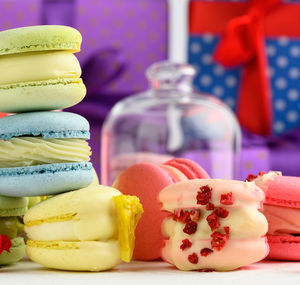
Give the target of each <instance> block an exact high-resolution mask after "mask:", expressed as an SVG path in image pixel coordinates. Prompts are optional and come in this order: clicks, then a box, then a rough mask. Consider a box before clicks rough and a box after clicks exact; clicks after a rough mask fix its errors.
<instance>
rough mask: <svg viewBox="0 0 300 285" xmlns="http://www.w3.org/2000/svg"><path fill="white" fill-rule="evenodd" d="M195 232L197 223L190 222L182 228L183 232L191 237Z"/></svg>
mask: <svg viewBox="0 0 300 285" xmlns="http://www.w3.org/2000/svg"><path fill="white" fill-rule="evenodd" d="M196 231H197V223H195V222H193V221H190V222H188V223H187V224H185V227H184V228H183V232H184V233H186V234H188V235H192V234H193V233H195V232H196Z"/></svg>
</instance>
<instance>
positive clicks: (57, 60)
mask: <svg viewBox="0 0 300 285" xmlns="http://www.w3.org/2000/svg"><path fill="white" fill-rule="evenodd" d="M0 70H3V71H5V72H2V73H1V77H0V85H7V84H15V83H20V82H31V81H43V80H50V79H58V78H60V79H62V78H79V77H80V76H81V68H80V64H79V62H78V60H77V58H76V56H75V55H74V54H72V53H71V52H68V51H51V52H32V53H30V52H29V53H22V54H14V55H7V56H0Z"/></svg>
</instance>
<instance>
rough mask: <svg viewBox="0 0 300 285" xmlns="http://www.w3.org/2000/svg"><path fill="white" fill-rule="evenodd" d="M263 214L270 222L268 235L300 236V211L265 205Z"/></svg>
mask: <svg viewBox="0 0 300 285" xmlns="http://www.w3.org/2000/svg"><path fill="white" fill-rule="evenodd" d="M263 213H264V215H265V216H266V218H267V220H268V222H269V230H268V234H270V235H284V234H286V235H287V234H297V235H299V234H300V219H299V217H300V209H297V208H286V207H280V206H272V205H266V204H265V205H264V211H263Z"/></svg>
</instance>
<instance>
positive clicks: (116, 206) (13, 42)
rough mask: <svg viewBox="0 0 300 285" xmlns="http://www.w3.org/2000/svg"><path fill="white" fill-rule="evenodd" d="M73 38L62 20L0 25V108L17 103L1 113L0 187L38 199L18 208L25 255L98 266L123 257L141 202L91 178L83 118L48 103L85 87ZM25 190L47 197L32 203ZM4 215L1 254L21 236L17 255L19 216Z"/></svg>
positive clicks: (8, 195)
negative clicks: (16, 26)
mask: <svg viewBox="0 0 300 285" xmlns="http://www.w3.org/2000/svg"><path fill="white" fill-rule="evenodd" d="M80 44H81V35H80V33H79V32H78V31H77V30H75V29H73V28H70V27H65V26H35V27H25V28H19V29H14V30H8V31H4V32H0V72H1V70H5V72H1V74H2V73H3V76H2V77H1V78H0V112H8V113H17V114H13V115H10V116H7V117H3V118H1V119H0V195H5V198H3V199H9V201H16V203H17V201H19V200H18V199H21V200H22V199H25V198H22V197H27V196H31V198H30V200H29V201H30V204H36V203H37V204H36V205H34V206H33V207H31V208H30V209H29V210H28V211H27V212H26V213H25V210H26V209H24V211H23V212H20V213H19V212H18V215H24V214H25V215H24V222H25V232H26V234H27V237H28V238H29V239H28V241H27V244H26V253H27V255H28V256H29V258H31V259H32V260H33V261H35V262H37V263H40V264H42V265H44V266H46V267H50V268H57V269H64V270H76V271H100V270H107V269H110V268H112V267H114V266H115V265H117V264H118V263H120V262H121V260H123V261H125V262H129V261H130V260H131V257H132V253H133V248H134V239H135V236H134V234H135V227H136V224H137V222H138V220H139V218H140V216H141V214H142V212H143V209H142V206H141V204H140V202H139V199H138V198H137V197H134V196H129V195H122V194H121V193H120V192H119V191H118V190H116V189H113V188H111V187H105V186H102V185H98V184H99V181H98V177H97V175H96V173H95V171H94V169H93V167H92V164H91V163H90V162H89V160H90V155H91V151H90V147H89V145H88V143H87V142H86V140H87V139H89V138H90V133H89V123H88V121H87V120H86V119H85V118H83V117H82V116H79V115H77V114H74V113H69V112H62V111H55V110H56V109H64V108H67V107H70V106H73V105H75V104H77V103H79V102H80V101H81V100H82V99H83V98H84V96H85V94H86V89H85V86H84V84H83V82H82V80H81V78H80V75H81V69H80V65H79V62H78V60H77V59H76V57H75V56H74V54H73V53H75V52H78V51H79V50H80ZM32 196H33V197H37V196H53V197H50V198H48V199H46V200H45V201H41V202H40V203H38V202H39V200H41V199H38V198H37V199H35V198H32ZM25 200H26V201H27V199H25ZM42 200H43V199H42ZM22 201H23V200H22ZM26 203H27V202H26ZM27 206H28V205H27V204H26V207H27ZM30 206H31V205H30ZM0 210H1V200H0ZM0 213H1V212H0ZM6 219H8V218H6ZM10 220H11V221H12V222H11V223H10V224H8V222H7V220H4V222H3V223H4V226H2V224H3V223H2V224H1V220H0V264H1V263H3V262H2V259H1V258H3V259H4V260H5V261H4V262H5V263H8V262H7V260H8V261H9V262H10V261H11V260H13V261H16V260H17V259H20V258H21V257H22V256H23V255H24V242H23V243H22V245H23V247H22V249H23V252H22V253H23V255H22V256H20V255H18V258H16V257H15V258H14V259H13V258H10V259H9V257H7V255H9V254H12V252H13V251H14V248H15V247H14V245H15V244H16V242H15V240H16V241H17V240H18V237H17V228H18V226H19V224H18V223H17V220H16V219H13V220H12V219H11V218H10ZM11 228H14V231H12V230H11ZM19 243H21V241H20V242H19ZM9 251H10V252H9Z"/></svg>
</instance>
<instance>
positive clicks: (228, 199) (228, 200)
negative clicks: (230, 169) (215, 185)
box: [220, 192, 234, 205]
mask: <svg viewBox="0 0 300 285" xmlns="http://www.w3.org/2000/svg"><path fill="white" fill-rule="evenodd" d="M233 202H234V199H233V195H232V192H229V193H227V194H222V195H221V199H220V203H221V204H223V205H233Z"/></svg>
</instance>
